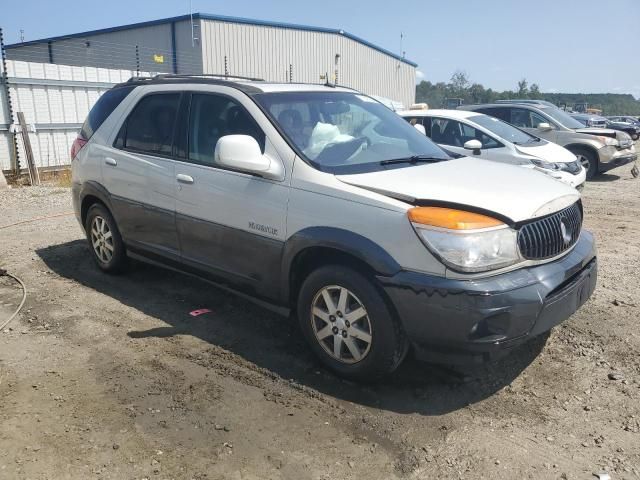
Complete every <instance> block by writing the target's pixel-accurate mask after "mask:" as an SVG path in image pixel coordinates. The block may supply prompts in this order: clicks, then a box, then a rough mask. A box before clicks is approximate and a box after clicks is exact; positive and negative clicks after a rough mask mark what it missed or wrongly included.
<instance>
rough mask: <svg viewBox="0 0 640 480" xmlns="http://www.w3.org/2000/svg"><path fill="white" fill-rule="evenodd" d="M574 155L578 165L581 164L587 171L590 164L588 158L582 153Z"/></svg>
mask: <svg viewBox="0 0 640 480" xmlns="http://www.w3.org/2000/svg"><path fill="white" fill-rule="evenodd" d="M576 156H577V157H578V161H579V162H580V165H582V166H583V167H584V169H585V170H586V171H587V172H588V171H589V167H590V166H591V162H589V159H588V158H587V157H585V156H584V155H576Z"/></svg>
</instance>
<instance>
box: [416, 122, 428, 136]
mask: <svg viewBox="0 0 640 480" xmlns="http://www.w3.org/2000/svg"><path fill="white" fill-rule="evenodd" d="M414 128H415V129H416V130H418V131H419V132H420V133H421V134H423V135H426V134H427V130H426V129H425V128H424V125H420V124H419V123H416V124H415V125H414Z"/></svg>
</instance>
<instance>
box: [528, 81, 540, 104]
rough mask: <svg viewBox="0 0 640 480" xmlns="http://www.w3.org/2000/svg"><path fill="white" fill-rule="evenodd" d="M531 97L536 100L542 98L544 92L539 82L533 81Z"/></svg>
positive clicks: (530, 90) (530, 91)
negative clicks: (541, 91)
mask: <svg viewBox="0 0 640 480" xmlns="http://www.w3.org/2000/svg"><path fill="white" fill-rule="evenodd" d="M529 97H530V98H533V99H535V100H538V99H540V98H542V94H541V93H540V87H539V86H538V84H537V83H532V84H531V88H529Z"/></svg>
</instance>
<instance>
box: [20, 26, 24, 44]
mask: <svg viewBox="0 0 640 480" xmlns="http://www.w3.org/2000/svg"><path fill="white" fill-rule="evenodd" d="M20 43H24V30H23V29H20Z"/></svg>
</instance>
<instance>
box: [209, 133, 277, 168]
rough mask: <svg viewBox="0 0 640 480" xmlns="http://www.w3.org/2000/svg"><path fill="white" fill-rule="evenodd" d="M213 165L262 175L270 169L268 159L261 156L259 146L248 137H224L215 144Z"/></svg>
mask: <svg viewBox="0 0 640 480" xmlns="http://www.w3.org/2000/svg"><path fill="white" fill-rule="evenodd" d="M213 159H214V161H215V163H217V164H218V165H221V166H223V167H227V168H231V169H233V170H239V171H241V172H247V173H254V174H258V175H260V174H263V173H265V172H267V171H268V170H269V168H270V167H271V160H270V159H269V157H267V156H265V155H263V154H262V152H261V151H260V145H258V142H257V141H256V139H255V138H253V137H251V136H249V135H225V136H224V137H221V138H220V139H219V140H218V143H216V149H215V151H214V154H213Z"/></svg>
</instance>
